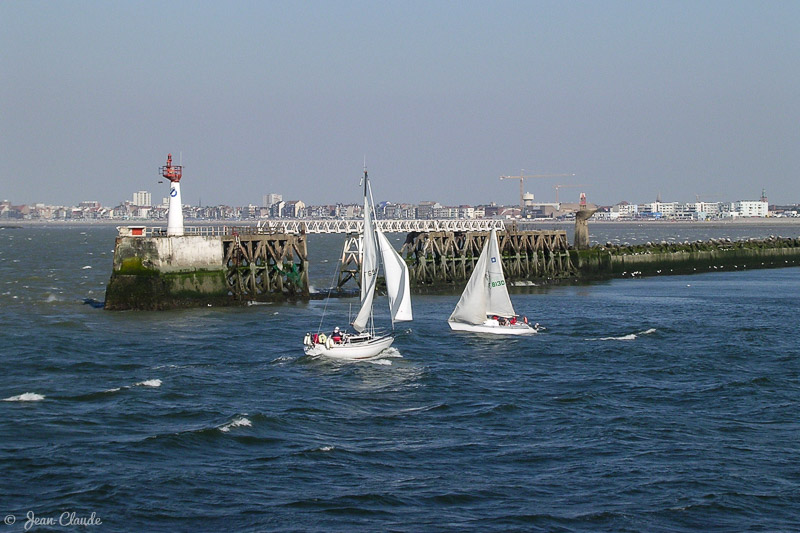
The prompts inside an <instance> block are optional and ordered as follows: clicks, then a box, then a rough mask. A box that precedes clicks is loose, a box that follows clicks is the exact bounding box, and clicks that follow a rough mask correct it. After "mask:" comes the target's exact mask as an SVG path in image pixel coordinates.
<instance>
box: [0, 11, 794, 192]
mask: <svg viewBox="0 0 800 533" xmlns="http://www.w3.org/2000/svg"><path fill="white" fill-rule="evenodd" d="M167 152H172V153H173V154H174V156H175V158H176V159H177V158H178V157H179V154H181V153H182V157H183V164H184V166H185V169H184V179H183V181H182V183H183V198H184V201H185V202H186V203H192V204H196V203H197V202H198V200H199V199H202V202H203V204H219V203H227V204H233V205H244V204H247V203H251V202H252V203H260V201H261V197H262V195H263V194H265V193H268V192H277V193H281V194H283V197H284V199H287V200H289V199H300V200H303V201H305V202H306V203H314V204H318V203H335V202H355V201H357V200H358V197H359V191H358V189H357V185H358V179H359V175H360V173H361V167H362V163H363V159H364V157H365V156H366V159H367V165H368V167H369V169H370V176H371V177H372V179H373V188H374V190H375V195H376V200H385V199H391V200H394V201H401V202H414V203H416V202H419V201H421V200H436V201H439V202H442V203H444V204H448V205H455V204H462V203H469V204H478V203H485V202H490V201H495V202H498V203H505V204H514V203H516V202H517V201H518V194H519V186H518V184H517V182H513V181H502V182H501V181H499V179H498V177H499V176H500V175H502V174H518V173H519V172H520V169H525V172H526V173H575V174H576V176H575V177H574V178H562V179H560V180H559V179H549V180H535V182H534V180H530V181H528V182H526V189H529V190H530V191H531V192H533V193H535V195H536V197H537V199H539V200H542V201H552V200H553V199H554V196H555V193H554V190H553V185H555V184H557V183H559V182H561V183H566V184H586V185H587V186H586V187H582V188H580V189H578V188H573V189H563V190H562V191H561V193H560V197H561V200H562V201H564V200H571V199H573V197H577V195H578V192H579V190H581V189H582V190H585V192H586V193H587V194H588V196H589V200H590V201H594V202H597V203H601V204H611V203H616V202H618V201H621V200H628V201H631V202H644V201H652V200H654V199H655V198H656V195H657V194H658V193H659V192H660V193H661V197H662V200H664V201H689V200H693V199H694V198H695V195H702V196H704V197H705V198H706V199H708V200H710V201H711V200H714V201H716V200H727V201H733V200H740V199H757V198H758V197H759V196H760V193H761V188H762V187H764V188H766V190H767V193H768V196H769V198H770V200H771V201H775V200H781V201H785V202H799V201H800V194H799V193H798V177H800V176H799V175H800V2H797V1H772V2H757V1H747V2H736V1H720V2H717V1H714V2H711V1H688V2H683V1H664V2H652V1H625V2H620V1H590V2H571V1H555V2H539V1H527V2H504V1H484V2H468V1H452V2H451V1H447V2H445V1H408V0H404V1H398V2H386V1H377V2H376V1H364V2H337V1H322V2H314V1H311V2H308V1H281V2H265V1H257V2H148V1H136V2H121V1H111V2H106V1H102V2H81V1H70V2H67V1H62V2H36V1H28V0H26V1H16V0H3V1H2V2H0V199H9V200H11V201H12V202H14V203H32V202H45V203H65V204H74V203H77V202H79V201H82V200H99V201H101V202H102V203H103V204H106V205H109V204H116V203H118V202H120V201H121V200H126V199H130V198H131V194H132V193H133V192H134V191H137V190H142V189H144V190H149V191H151V192H152V193H153V198H154V200H156V199H160V198H161V197H163V196H165V195H166V189H167V185H166V184H162V185H158V184H157V179H158V176H157V168H158V167H159V166H160V165H162V164H163V163H164V161H165V159H166V155H167Z"/></svg>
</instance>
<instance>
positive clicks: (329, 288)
mask: <svg viewBox="0 0 800 533" xmlns="http://www.w3.org/2000/svg"><path fill="white" fill-rule="evenodd" d="M338 270H339V267H338V266H337V267H335V268H334V269H333V279H331V284H330V285H328V295H327V296H326V297H325V305H324V306H323V307H322V316H321V317H320V319H319V326H317V335H319V332H320V331H322V322H323V321H324V320H325V313H326V312H327V310H328V301H329V300H330V299H331V291H332V290H333V283H334V281H335V280H336V274H337V271H338Z"/></svg>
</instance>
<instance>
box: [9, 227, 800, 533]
mask: <svg viewBox="0 0 800 533" xmlns="http://www.w3.org/2000/svg"><path fill="white" fill-rule="evenodd" d="M602 227H603V226H602V225H599V224H598V225H596V227H593V228H592V233H593V234H596V233H598V232H599V231H601V230H602ZM680 228H681V229H680V231H682V232H684V233H686V236H685V239H684V236H681V237H680V240H693V238H705V237H700V236H697V237H693V234H692V233H691V231H690V230H688V229H687V228H688V226H684V225H681V226H680ZM624 231H630V232H635V233H636V235H637V237H636V238H638V239H640V240H645V241H646V240H662V239H667V238H669V237H672V238H676V237H675V236H674V234H672V235H671V234H670V229H669V227H666V226H658V227H656V228H655V229H648V228H644V229H642V228H636V227H632V226H631V227H628V229H627V230H626V229H625V228H624V227H623V228H622V229H621V230H619V231H617V232H616V233H617V236H616V237H615V236H614V234H613V233H609V235H603V236H600V237H599V238H597V239H596V240H598V241H601V242H605V241H606V240H612V239H614V238H621V239H623V238H624V239H625V240H631V239H633V238H634V237H632V236H627V237H625V236H620V232H624ZM698 231H707V227H703V228H701V229H700V230H698ZM737 231H740V230H737ZM741 231H742V232H744V233H746V234H747V235H746V236H753V237H759V236H766V235H768V234H773V233H774V234H778V233H781V232H780V230H774V229H772V228H764V227H754V228H749V229H747V230H741ZM659 232H662V233H661V234H659ZM766 232H768V233H766ZM795 233H797V232H795ZM762 234H763V235H762ZM783 234H784V235H786V236H790V235H791V236H796V235H794V234H792V233H791V230H784V231H783ZM114 236H115V230H114V229H113V228H111V227H103V226H97V227H95V226H74V227H50V226H35V227H24V228H22V229H4V230H0V360H2V368H3V372H2V379H1V380H0V400H1V401H0V512H2V514H3V515H4V517H5V523H6V524H10V525H5V526H0V528H4V529H3V530H4V531H5V530H8V531H23V530H24V528H25V526H26V523H28V522H29V521H30V523H31V525H32V526H33V528H34V529H36V528H38V527H42V526H47V525H48V524H49V528H50V529H49V530H63V527H62V524H60V523H59V521H60V520H62V518H64V519H65V520H66V521H67V523H66V525H65V526H64V527H73V528H74V527H77V526H79V525H80V526H81V527H82V529H83V530H93V529H96V530H101V529H105V530H109V531H225V530H233V531H240V530H245V531H263V530H270V531H271V530H277V531H326V532H327V531H354V530H369V531H385V530H393V531H464V530H472V531H508V530H525V531H530V530H533V531H537V530H538V531H745V530H761V531H797V530H800V439H799V438H798V435H800V348H798V344H800V343H798V332H797V326H798V319H797V317H798V316H800V299H798V294H800V269H798V268H786V269H776V270H750V271H745V272H715V273H708V274H700V275H695V276H668V277H654V278H643V279H625V280H612V281H607V282H602V283H594V284H589V285H555V286H528V287H520V288H512V294H511V296H512V299H513V302H514V304H515V307H516V308H517V310H518V312H519V313H522V314H525V315H527V316H528V317H529V318H530V319H531V320H533V321H537V322H539V323H541V324H542V325H543V326H545V327H546V328H547V329H546V330H545V331H543V332H542V333H540V334H539V335H536V336H532V337H524V338H523V337H517V338H502V339H501V338H495V337H491V336H481V335H472V334H466V333H463V334H457V333H452V332H451V331H450V330H449V328H448V326H447V323H446V319H447V316H448V315H449V314H450V312H451V311H452V309H453V306H454V305H455V303H456V301H457V300H458V297H459V295H458V294H449V295H436V296H415V297H414V298H413V305H414V321H413V322H409V323H403V324H398V328H397V332H398V335H397V340H396V341H395V343H394V346H393V347H392V348H391V349H390V350H388V351H387V352H385V353H384V355H383V356H382V357H380V358H379V359H377V360H375V361H372V362H366V363H365V362H361V363H343V362H338V361H330V360H324V359H313V358H309V357H306V356H304V355H303V351H302V339H303V336H304V334H305V333H306V332H308V331H315V330H316V329H317V328H320V327H321V328H323V330H324V331H327V329H328V328H330V329H332V328H333V327H334V326H337V325H338V326H344V325H346V323H347V321H348V317H349V316H350V315H351V313H353V312H354V309H355V308H357V301H356V300H348V299H332V300H330V301H329V302H325V301H312V302H309V303H298V304H270V305H258V306H251V307H241V308H216V307H206V308H200V309H189V310H182V311H171V312H109V311H104V310H102V309H98V308H95V307H93V306H91V305H85V304H84V299H86V298H89V299H95V300H102V298H103V294H104V290H105V284H106V283H107V281H108V278H109V275H110V272H111V258H112V248H113V242H114ZM709 236H710V237H723V236H725V235H724V234H722V233H718V234H713V235H709ZM392 238H393V239H400V238H401V236H399V235H395V236H392ZM310 241H311V242H310V247H311V269H312V283H314V284H316V285H317V286H318V287H325V286H328V284H329V283H330V280H331V279H332V277H333V275H334V273H335V267H336V264H335V263H336V260H337V258H338V255H339V253H340V246H341V242H340V241H341V238H340V237H337V236H311V237H310ZM398 247H399V241H398ZM384 318H385V312H384V311H383V309H382V307H381V305H380V304H378V306H377V307H376V320H378V321H382V320H383V319H384ZM10 517H13V523H12V518H10ZM70 520H73V522H72V523H71V524H72V525H70V523H69V521H70ZM98 521H99V523H98ZM81 524H83V525H81Z"/></svg>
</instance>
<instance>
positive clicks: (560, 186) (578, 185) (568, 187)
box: [553, 183, 588, 203]
mask: <svg viewBox="0 0 800 533" xmlns="http://www.w3.org/2000/svg"><path fill="white" fill-rule="evenodd" d="M572 187H588V185H584V184H582V183H580V184H577V185H555V186H553V188H554V189H555V190H556V203H559V202H558V190H559V189H571V188H572Z"/></svg>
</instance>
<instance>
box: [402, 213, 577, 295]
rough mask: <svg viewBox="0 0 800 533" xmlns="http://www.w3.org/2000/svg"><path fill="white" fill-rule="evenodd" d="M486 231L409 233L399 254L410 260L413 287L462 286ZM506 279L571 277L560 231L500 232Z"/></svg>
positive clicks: (514, 229) (477, 254)
mask: <svg viewBox="0 0 800 533" xmlns="http://www.w3.org/2000/svg"><path fill="white" fill-rule="evenodd" d="M488 237H489V232H472V231H470V232H452V231H447V232H443V231H436V232H421V233H411V234H409V235H408V237H407V239H406V243H405V244H404V245H403V248H402V250H401V254H402V255H405V256H406V258H407V261H409V274H410V278H411V284H412V287H414V288H417V289H422V288H423V287H428V288H434V289H435V288H452V287H453V286H458V287H460V286H461V285H463V283H465V282H466V281H467V280H468V279H469V277H470V276H471V275H472V271H473V269H474V268H475V263H476V262H477V261H478V257H479V256H480V254H481V250H482V249H483V245H484V243H485V242H486V239H487V238H488ZM498 239H499V244H500V253H501V254H502V256H503V259H502V260H503V270H504V272H505V275H506V279H507V280H508V281H522V280H534V279H556V278H567V277H570V276H574V275H575V269H574V268H573V266H572V262H571V260H570V255H569V243H568V242H567V234H566V232H565V231H563V230H553V231H523V230H517V229H516V228H515V227H512V228H509V229H506V230H504V231H502V232H499V233H498Z"/></svg>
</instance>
